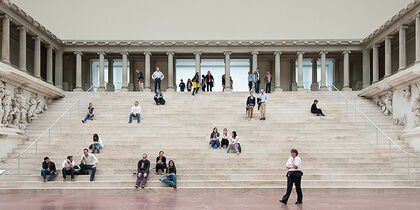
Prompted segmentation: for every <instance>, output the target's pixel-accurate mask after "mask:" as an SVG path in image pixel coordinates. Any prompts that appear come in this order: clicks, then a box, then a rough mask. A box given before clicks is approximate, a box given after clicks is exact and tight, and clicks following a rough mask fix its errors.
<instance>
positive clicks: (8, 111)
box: [2, 89, 12, 126]
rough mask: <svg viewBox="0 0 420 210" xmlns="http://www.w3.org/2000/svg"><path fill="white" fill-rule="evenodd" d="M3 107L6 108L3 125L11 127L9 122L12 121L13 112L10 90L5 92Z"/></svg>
mask: <svg viewBox="0 0 420 210" xmlns="http://www.w3.org/2000/svg"><path fill="white" fill-rule="evenodd" d="M2 105H3V108H4V115H3V119H2V124H3V126H8V125H9V121H11V118H12V116H11V112H12V93H11V92H10V90H7V89H6V90H5V91H4V97H3V100H2Z"/></svg>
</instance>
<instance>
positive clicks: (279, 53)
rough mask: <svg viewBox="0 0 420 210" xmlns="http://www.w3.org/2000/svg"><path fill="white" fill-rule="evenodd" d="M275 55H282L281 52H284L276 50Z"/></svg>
mask: <svg viewBox="0 0 420 210" xmlns="http://www.w3.org/2000/svg"><path fill="white" fill-rule="evenodd" d="M273 54H274V55H281V54H283V52H281V51H274V53H273Z"/></svg>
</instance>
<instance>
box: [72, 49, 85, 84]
mask: <svg viewBox="0 0 420 210" xmlns="http://www.w3.org/2000/svg"><path fill="white" fill-rule="evenodd" d="M74 54H75V55H76V88H75V89H74V90H73V91H78V92H79V91H83V89H82V55H83V53H82V52H74Z"/></svg>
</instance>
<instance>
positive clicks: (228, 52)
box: [223, 51, 232, 55]
mask: <svg viewBox="0 0 420 210" xmlns="http://www.w3.org/2000/svg"><path fill="white" fill-rule="evenodd" d="M223 54H224V55H232V52H231V51H225V52H224V53H223Z"/></svg>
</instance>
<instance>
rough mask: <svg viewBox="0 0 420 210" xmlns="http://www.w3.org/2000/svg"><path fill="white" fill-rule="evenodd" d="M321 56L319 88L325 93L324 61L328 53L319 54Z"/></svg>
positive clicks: (325, 71)
mask: <svg viewBox="0 0 420 210" xmlns="http://www.w3.org/2000/svg"><path fill="white" fill-rule="evenodd" d="M319 54H321V87H320V90H322V91H327V90H328V87H327V66H326V59H327V54H328V52H320V53H319Z"/></svg>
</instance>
